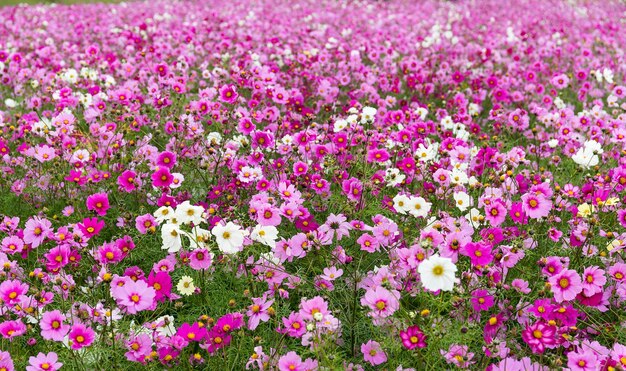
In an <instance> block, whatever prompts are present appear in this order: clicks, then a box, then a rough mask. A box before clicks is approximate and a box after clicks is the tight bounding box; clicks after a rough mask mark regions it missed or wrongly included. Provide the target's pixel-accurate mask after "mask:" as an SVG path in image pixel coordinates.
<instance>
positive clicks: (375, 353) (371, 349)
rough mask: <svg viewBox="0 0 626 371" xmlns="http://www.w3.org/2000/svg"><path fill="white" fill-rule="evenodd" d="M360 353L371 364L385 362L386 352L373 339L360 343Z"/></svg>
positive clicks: (375, 364)
mask: <svg viewBox="0 0 626 371" xmlns="http://www.w3.org/2000/svg"><path fill="white" fill-rule="evenodd" d="M361 353H363V359H365V361H367V362H369V363H370V364H371V365H372V366H377V365H380V364H382V363H385V362H387V354H385V352H384V351H383V350H382V348H381V347H380V344H379V343H377V342H376V341H374V340H370V341H368V342H367V343H364V344H361Z"/></svg>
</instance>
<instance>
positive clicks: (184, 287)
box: [176, 276, 196, 296]
mask: <svg viewBox="0 0 626 371" xmlns="http://www.w3.org/2000/svg"><path fill="white" fill-rule="evenodd" d="M176 289H177V290H178V292H180V294H181V295H185V296H188V295H191V294H193V293H194V291H196V285H194V284H193V278H191V277H189V276H182V277H181V278H180V281H178V284H177V285H176Z"/></svg>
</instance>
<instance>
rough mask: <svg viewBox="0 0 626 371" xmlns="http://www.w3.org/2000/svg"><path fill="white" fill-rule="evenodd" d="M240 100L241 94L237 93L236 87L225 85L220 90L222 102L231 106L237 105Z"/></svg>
mask: <svg viewBox="0 0 626 371" xmlns="http://www.w3.org/2000/svg"><path fill="white" fill-rule="evenodd" d="M237 98H239V94H237V91H235V88H234V86H232V85H224V86H222V87H221V88H220V100H221V101H222V102H226V103H229V104H235V102H236V101H237Z"/></svg>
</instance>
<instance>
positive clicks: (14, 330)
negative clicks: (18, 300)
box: [0, 319, 26, 341]
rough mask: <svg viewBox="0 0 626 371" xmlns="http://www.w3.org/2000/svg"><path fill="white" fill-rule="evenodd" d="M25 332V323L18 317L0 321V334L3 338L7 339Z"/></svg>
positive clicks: (10, 339)
mask: <svg viewBox="0 0 626 371" xmlns="http://www.w3.org/2000/svg"><path fill="white" fill-rule="evenodd" d="M25 333H26V325H25V324H24V323H23V322H22V321H21V320H19V319H17V320H15V321H6V322H2V323H0V335H2V337H4V338H5V339H9V341H12V340H13V338H16V337H18V336H22V335H24V334H25Z"/></svg>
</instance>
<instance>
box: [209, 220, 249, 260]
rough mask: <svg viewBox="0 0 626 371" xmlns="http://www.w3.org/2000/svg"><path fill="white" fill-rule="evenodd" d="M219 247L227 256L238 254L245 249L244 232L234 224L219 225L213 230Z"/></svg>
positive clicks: (212, 232)
mask: <svg viewBox="0 0 626 371" xmlns="http://www.w3.org/2000/svg"><path fill="white" fill-rule="evenodd" d="M211 234H213V236H215V241H216V242H217V247H218V248H219V249H220V251H222V252H223V253H225V254H236V253H238V252H239V250H240V249H241V248H242V247H243V239H244V236H245V233H244V231H243V230H242V229H241V227H240V226H238V225H236V224H234V223H233V222H228V223H226V224H225V225H222V224H218V225H216V226H215V227H213V229H212V230H211Z"/></svg>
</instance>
